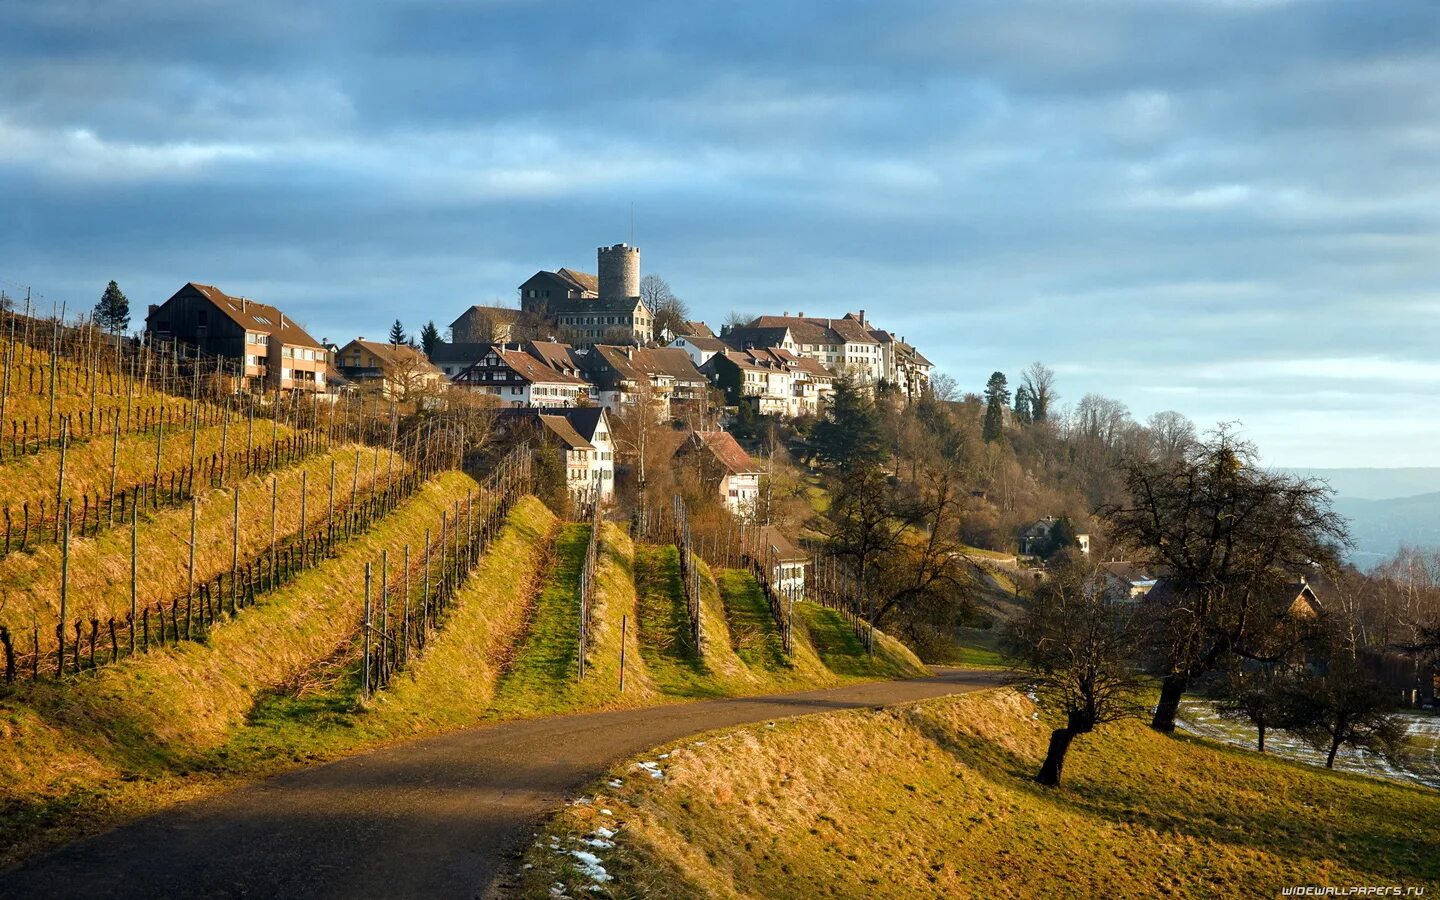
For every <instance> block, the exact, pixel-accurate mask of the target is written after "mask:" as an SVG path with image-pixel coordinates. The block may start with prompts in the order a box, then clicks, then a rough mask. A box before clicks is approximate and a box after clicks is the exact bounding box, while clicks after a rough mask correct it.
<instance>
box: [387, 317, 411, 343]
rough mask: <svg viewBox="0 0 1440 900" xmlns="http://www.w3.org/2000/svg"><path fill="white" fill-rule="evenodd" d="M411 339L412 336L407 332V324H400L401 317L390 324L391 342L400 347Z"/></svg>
mask: <svg viewBox="0 0 1440 900" xmlns="http://www.w3.org/2000/svg"><path fill="white" fill-rule="evenodd" d="M409 340H410V336H409V335H407V334H406V333H405V326H404V325H401V324H400V320H399V319H396V320H395V324H394V325H391V326H390V343H391V344H393V345H394V346H396V347H398V346H400V345H401V344H404V343H406V342H408V341H409Z"/></svg>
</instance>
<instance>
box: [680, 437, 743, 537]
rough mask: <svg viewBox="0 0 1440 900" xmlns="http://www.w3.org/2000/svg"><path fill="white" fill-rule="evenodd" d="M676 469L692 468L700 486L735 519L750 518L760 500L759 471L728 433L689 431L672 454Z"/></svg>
mask: <svg viewBox="0 0 1440 900" xmlns="http://www.w3.org/2000/svg"><path fill="white" fill-rule="evenodd" d="M675 462H676V465H677V466H688V465H694V466H695V467H696V469H697V472H698V474H699V476H700V482H701V484H703V485H705V486H706V487H707V488H709V487H711V486H712V485H713V489H714V490H716V491H718V492H719V494H720V502H721V503H722V504H724V506H725V508H726V509H728V510H730V512H732V513H734V514H735V515H738V516H743V517H746V518H748V517H750V516H752V515H754V513H755V503H756V501H757V500H758V499H759V498H760V476H761V474H763V470H762V469H761V468H760V466H759V465H757V464H756V462H755V461H754V460H753V459H751V458H750V454H748V453H746V452H745V448H743V447H741V446H740V444H739V442H738V441H736V440H735V437H734V435H732V434H730V432H728V431H693V432H691V433H690V436H689V438H687V439H686V440H685V442H684V443H682V444H681V445H680V448H679V449H678V450H676V451H675Z"/></svg>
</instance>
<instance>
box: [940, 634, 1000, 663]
mask: <svg viewBox="0 0 1440 900" xmlns="http://www.w3.org/2000/svg"><path fill="white" fill-rule="evenodd" d="M932 656H933V658H932V659H930V660H929V661H930V662H933V663H935V664H936V665H944V666H969V667H974V668H982V669H990V668H1006V667H1008V666H1009V665H1010V662H1009V659H1008V658H1007V657H1006V656H1005V653H1004V651H1003V650H1001V649H1000V632H999V630H998V629H996V628H957V629H955V639H954V641H952V642H951V643H950V645H949V646H948V647H945V648H943V649H941V650H939V651H936V652H934V653H933V654H932Z"/></svg>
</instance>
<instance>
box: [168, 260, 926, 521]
mask: <svg viewBox="0 0 1440 900" xmlns="http://www.w3.org/2000/svg"><path fill="white" fill-rule="evenodd" d="M596 272H597V273H598V274H591V273H589V272H582V271H579V270H576V269H570V268H563V267H562V268H560V269H557V270H555V271H540V272H536V273H535V274H534V275H533V276H531V277H530V278H528V279H527V280H526V281H525V282H524V283H523V284H521V285H520V286H519V288H518V293H519V296H518V304H517V305H516V306H514V307H506V306H497V305H472V306H470V307H469V308H467V309H465V310H463V311H462V312H461V313H460V314H459V315H458V316H457V317H456V318H455V320H454V321H453V322H451V323H450V326H449V333H448V335H445V336H444V337H448V340H447V339H442V335H441V334H440V333H439V331H438V329H435V328H434V326H433V325H430V326H427V327H426V329H425V331H424V332H423V333H422V334H421V335H420V339H419V340H415V339H412V338H410V337H409V336H408V335H406V334H405V333H404V331H403V328H402V327H401V326H400V325H399V323H398V322H397V323H396V327H395V328H394V329H392V331H391V333H390V334H389V335H388V336H387V337H386V339H384V340H370V339H366V338H364V337H356V338H355V339H354V340H351V341H350V342H349V343H346V344H343V345H342V344H338V343H332V342H329V341H327V340H316V339H315V338H314V337H313V336H311V335H310V334H309V333H308V332H307V331H306V330H305V329H304V328H303V327H301V326H300V325H299V324H298V323H297V322H296V320H295V318H294V317H293V316H292V315H287V314H286V313H285V312H284V311H283V310H280V309H277V308H276V307H274V306H271V305H268V304H265V303H262V302H259V301H257V300H253V299H250V298H246V297H239V296H233V295H231V294H228V293H226V292H225V291H223V290H222V289H221V288H219V287H216V286H212V285H207V284H200V283H196V282H190V283H187V284H185V285H184V286H183V287H182V288H180V290H178V291H176V292H175V294H174V295H173V296H171V297H170V298H169V299H168V300H166V301H165V302H164V303H160V304H156V305H152V306H151V307H150V309H149V313H148V315H147V316H146V317H145V333H146V335H147V337H148V338H150V339H152V340H160V341H177V342H180V343H182V344H185V345H189V346H193V347H196V348H198V349H199V350H201V351H202V352H204V353H207V354H213V355H214V356H216V357H218V358H221V359H223V360H226V361H228V362H229V363H231V364H232V365H233V366H234V367H235V371H237V372H238V373H239V377H240V379H241V380H242V381H243V389H246V390H248V391H251V392H255V393H260V394H276V393H279V394H286V393H291V392H296V393H304V394H311V395H315V396H317V397H341V396H345V395H347V394H357V393H358V394H363V395H369V396H374V397H379V398H381V399H384V400H388V401H398V402H404V403H406V404H415V405H417V406H419V407H422V408H423V407H426V406H433V405H435V404H437V403H439V402H440V400H441V398H444V399H445V400H447V401H451V402H461V403H466V404H470V405H474V406H479V407H481V408H493V409H495V410H496V411H497V412H500V413H503V415H500V416H499V417H498V418H499V419H500V420H501V421H502V422H505V423H509V424H510V425H511V426H512V430H513V426H515V425H516V424H519V423H524V425H527V426H531V427H532V428H533V429H538V432H539V433H540V434H542V435H543V437H544V438H545V439H546V440H548V441H551V442H555V443H558V444H559V445H560V446H561V447H562V448H563V451H564V453H565V454H566V459H565V469H566V472H567V478H566V481H567V485H568V489H569V491H570V493H571V494H572V495H573V497H574V498H575V499H577V500H578V499H581V498H585V497H590V496H592V495H593V496H595V497H598V498H599V499H601V500H608V499H610V498H611V497H612V496H613V493H614V483H615V464H616V460H617V456H618V455H619V453H618V452H617V448H616V447H615V446H614V444H613V443H612V441H611V435H612V433H613V428H612V427H611V426H610V424H609V421H608V418H609V417H611V416H616V415H619V416H623V417H626V418H632V419H633V418H636V417H642V418H644V419H645V420H646V421H647V423H666V424H668V425H670V426H672V427H671V431H672V432H673V434H671V435H667V436H666V440H667V441H668V442H669V443H670V444H671V445H672V449H676V450H678V449H681V448H682V447H684V446H686V445H687V443H688V444H689V445H691V446H694V447H699V448H710V449H713V451H714V452H713V454H712V455H713V456H714V458H715V461H716V462H717V463H719V464H720V465H721V467H722V468H724V469H725V470H726V473H727V474H726V477H725V478H724V479H722V483H721V484H720V485H719V488H720V490H721V491H722V497H723V498H724V501H725V505H726V506H727V507H728V508H729V509H730V510H731V511H732V512H735V513H745V512H748V511H749V507H750V506H751V505H753V503H754V500H755V497H756V495H757V493H758V474H759V471H760V470H759V468H758V467H757V466H756V464H754V463H753V462H751V461H750V460H749V457H748V455H746V454H745V453H744V451H743V450H741V449H740V447H739V446H738V445H737V444H736V443H735V441H734V439H733V438H730V437H729V435H728V434H727V433H726V428H727V426H732V425H734V424H735V423H737V422H750V421H755V420H758V419H760V418H761V417H773V418H777V419H781V420H805V419H810V420H813V419H815V418H816V417H818V416H819V415H820V414H822V413H823V411H824V410H825V408H826V405H827V404H828V403H829V402H830V399H831V397H832V396H833V394H834V392H835V387H836V383H837V381H838V380H841V379H844V380H846V381H847V382H848V383H849V384H850V385H852V386H853V387H854V388H855V389H856V390H857V391H859V392H861V393H863V394H865V395H867V396H870V397H874V396H876V394H877V393H879V394H892V395H894V396H895V397H897V398H899V399H900V400H901V401H902V402H905V403H910V402H913V401H914V400H915V399H917V398H918V397H919V396H920V395H921V394H923V392H924V391H925V390H926V389H927V387H928V386H929V384H930V379H931V374H932V364H931V363H930V361H929V360H928V359H926V358H925V356H924V355H922V354H921V353H920V351H919V350H917V349H916V348H915V347H914V346H912V345H911V344H909V343H907V342H906V341H905V340H904V339H903V338H901V337H899V336H897V335H896V334H894V333H893V332H891V331H887V330H885V329H884V328H881V327H878V326H877V325H876V324H875V323H873V322H871V321H870V319H869V318H868V317H867V316H866V313H865V311H864V310H858V311H854V312H849V311H847V312H844V313H842V314H841V315H839V316H838V317H828V316H827V317H822V316H814V315H807V314H806V313H805V312H796V313H794V314H792V313H791V312H790V311H788V310H784V311H781V312H780V313H779V314H778V315H773V314H767V315H760V316H756V317H754V318H753V319H750V320H749V321H745V322H735V323H731V324H727V325H724V326H722V327H721V328H720V330H719V332H718V333H717V332H716V330H715V329H713V328H712V327H711V326H710V325H708V324H707V323H705V322H703V321H692V320H689V319H687V318H684V317H683V315H682V314H681V312H682V311H683V305H682V304H679V303H678V302H677V301H676V300H675V298H674V297H673V295H670V293H669V291H668V286H664V287H658V288H652V287H649V285H648V284H647V280H645V279H642V277H641V269H640V248H639V247H634V246H631V245H628V244H615V245H613V246H608V247H600V248H599V249H598V250H597V253H596ZM652 281H653V279H652ZM659 284H660V285H663V282H659ZM647 294H649V296H647ZM732 478H733V480H734V483H733V484H732V483H731V479H732Z"/></svg>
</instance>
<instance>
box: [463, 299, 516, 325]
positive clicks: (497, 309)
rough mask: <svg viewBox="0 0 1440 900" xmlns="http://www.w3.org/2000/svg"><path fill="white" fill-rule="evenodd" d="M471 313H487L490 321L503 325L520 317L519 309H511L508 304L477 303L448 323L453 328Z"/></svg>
mask: <svg viewBox="0 0 1440 900" xmlns="http://www.w3.org/2000/svg"><path fill="white" fill-rule="evenodd" d="M472 313H481V314H483V315H487V316H489V317H490V319H491V321H494V322H498V323H501V324H505V325H513V324H514V323H515V322H517V321H518V320H519V319H520V310H518V309H512V308H510V307H508V306H486V305H484V304H482V303H477V304H475V305H474V306H472V307H470V308H469V309H467V310H465V311H464V312H463V313H461V314H460V315H459V316H458V317H456V319H455V321H453V322H451V323H450V327H451V328H454V327H455V326H456V325H459V324H460V322H461V321H462V320H463V319H464V318H465V317H466V316H468V315H470V314H472Z"/></svg>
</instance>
